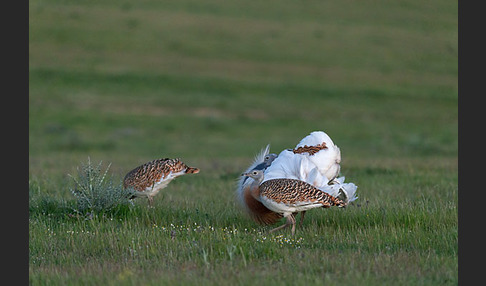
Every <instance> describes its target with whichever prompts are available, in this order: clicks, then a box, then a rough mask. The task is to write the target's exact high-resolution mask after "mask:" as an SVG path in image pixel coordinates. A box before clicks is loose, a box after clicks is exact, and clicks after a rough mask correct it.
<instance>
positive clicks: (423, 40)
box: [28, 0, 458, 285]
mask: <svg viewBox="0 0 486 286" xmlns="http://www.w3.org/2000/svg"><path fill="white" fill-rule="evenodd" d="M457 26H458V23H457V1H410V0H405V1H399V2H397V1H337V2H329V1H327V2H323V1H303V2H302V1H298V2H297V1H285V0H283V1H267V0H265V1H255V2H253V1H252V2H251V3H243V2H241V1H233V0H231V1H221V0H210V1H194V0H180V1H153V0H144V1H114V0H108V1H61V0H57V1H56V0H47V1H39V0H33V1H29V93H30V94H29V246H28V247H29V280H30V284H32V285H194V284H196V283H197V285H254V284H255V283H258V284H261V285H281V284H284V285H323V284H325V285H457V283H458V244H457V243H458V221H457V219H458V215H457V207H458V197H457V193H458V167H457V163H458V158H457V155H458V139H457V136H458V110H457V107H458V82H457V73H458V64H457V60H458V46H457V45H458V43H457V39H458V37H457ZM314 130H323V131H325V132H326V133H328V134H329V135H330V136H331V138H332V139H333V141H334V142H335V143H336V144H337V145H338V146H339V147H340V148H341V152H342V163H341V173H342V175H343V176H345V177H346V181H347V182H353V183H355V184H356V185H358V196H359V199H358V200H357V201H356V202H354V203H353V204H352V205H350V206H349V207H347V208H346V209H314V210H311V211H309V212H307V214H306V219H305V221H304V224H303V226H302V227H299V226H297V229H296V235H295V236H291V234H290V230H288V229H287V230H283V231H281V232H277V233H272V234H269V233H268V230H269V229H271V228H272V227H265V226H260V225H257V224H256V223H254V222H253V221H252V220H251V219H249V218H248V217H247V216H245V214H244V213H243V212H242V210H241V209H240V208H239V206H238V204H237V202H236V200H235V187H236V181H237V179H238V176H239V174H241V172H242V171H243V170H244V169H246V168H247V166H248V165H249V164H251V162H252V160H253V157H254V156H255V155H256V154H257V153H258V152H259V151H260V149H261V148H263V147H264V146H266V145H267V144H271V151H272V152H275V153H278V152H280V151H281V150H283V149H285V148H292V147H294V146H295V145H296V144H297V143H298V142H299V141H300V139H301V138H303V137H304V136H306V135H308V134H309V133H310V132H311V131H314ZM163 157H174V158H176V157H178V158H181V159H182V160H183V161H184V162H185V163H187V164H188V165H190V166H195V167H198V168H200V169H201V172H200V173H199V174H195V175H192V174H191V175H186V176H183V177H181V178H178V179H176V180H175V181H173V182H171V183H170V185H169V186H168V187H167V188H166V189H164V190H162V191H161V192H160V193H159V194H158V195H157V196H156V197H155V199H154V208H148V207H147V201H146V200H143V199H140V200H136V201H135V202H134V204H133V205H119V206H117V207H115V208H114V209H111V210H107V211H99V212H78V211H77V201H76V198H75V197H74V196H73V194H72V193H71V192H70V189H71V188H72V187H73V180H72V178H71V177H70V175H72V176H74V177H76V176H77V174H79V172H80V166H81V165H83V164H85V163H86V162H87V160H88V158H89V159H90V160H91V162H92V163H93V164H98V163H100V162H101V164H102V166H103V170H105V169H106V168H108V166H109V169H108V176H107V177H108V179H110V180H111V181H112V183H113V184H114V185H115V186H119V185H120V184H121V180H122V178H123V176H124V175H125V173H126V172H128V171H129V170H131V169H132V168H134V167H136V166H138V165H140V164H142V163H145V162H147V161H150V160H153V159H156V158H163ZM282 223H283V220H282Z"/></svg>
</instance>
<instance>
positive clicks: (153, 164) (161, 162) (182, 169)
mask: <svg viewBox="0 0 486 286" xmlns="http://www.w3.org/2000/svg"><path fill="white" fill-rule="evenodd" d="M197 173H199V169H198V168H194V167H189V166H187V165H186V164H185V163H183V162H182V161H181V160H180V159H170V158H164V159H156V160H153V161H150V162H147V163H145V164H143V165H140V166H138V167H136V168H135V169H133V170H131V171H130V172H128V173H127V174H126V175H125V178H124V179H123V187H124V188H125V189H126V188H132V189H133V190H134V195H133V196H132V197H131V198H130V199H133V198H137V197H146V198H148V201H149V205H150V206H152V203H153V198H154V196H155V195H157V193H158V192H159V191H160V190H161V189H163V188H165V187H167V185H168V184H169V183H170V181H172V180H174V179H175V178H177V177H179V176H182V175H184V174H197Z"/></svg>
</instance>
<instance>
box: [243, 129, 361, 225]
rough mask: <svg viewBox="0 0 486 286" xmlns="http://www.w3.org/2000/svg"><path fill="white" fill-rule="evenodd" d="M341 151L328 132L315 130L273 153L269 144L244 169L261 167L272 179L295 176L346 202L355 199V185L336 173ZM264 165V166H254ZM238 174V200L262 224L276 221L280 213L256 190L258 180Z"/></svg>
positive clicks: (338, 168)
mask: <svg viewBox="0 0 486 286" xmlns="http://www.w3.org/2000/svg"><path fill="white" fill-rule="evenodd" d="M268 155H272V159H271V160H270V164H263V163H262V162H263V161H264V158H265V157H266V156H268ZM340 163H341V151H340V149H339V147H338V146H336V145H335V144H334V142H333V141H332V140H331V138H330V137H329V135H327V134H326V133H325V132H323V131H314V132H311V133H310V134H309V135H307V136H306V137H304V138H303V139H302V140H300V142H299V143H298V144H297V145H296V146H295V148H293V149H286V150H283V151H282V152H280V153H279V154H278V156H275V154H269V146H267V147H266V148H265V149H263V150H262V152H260V154H259V155H257V156H256V158H255V160H254V162H253V164H252V165H251V166H250V167H249V168H248V169H247V170H246V171H245V173H250V172H251V171H252V170H262V171H263V172H264V181H267V180H271V179H296V180H300V181H304V182H307V183H309V184H311V185H312V186H314V187H316V188H318V189H320V190H321V191H324V192H326V193H328V194H330V195H331V196H334V197H337V198H339V199H341V200H343V201H344V202H346V203H349V202H352V201H354V200H356V199H357V197H356V189H357V186H356V185H355V184H353V183H344V179H345V178H344V177H338V175H339V172H340V168H341V165H340ZM262 165H264V166H265V168H256V166H262ZM248 177H250V176H243V177H241V178H240V181H239V184H238V188H237V193H238V195H239V196H238V197H239V200H240V202H241V204H242V205H243V206H244V207H245V210H246V211H247V212H248V213H249V214H250V217H252V218H253V219H254V220H255V221H257V222H259V223H262V224H267V225H271V224H275V223H276V222H277V221H278V220H279V219H280V218H281V217H282V215H281V214H279V213H276V212H274V211H272V210H271V209H269V208H267V207H266V206H265V205H264V204H263V203H262V202H261V199H260V198H259V197H258V196H256V195H255V194H256V193H258V190H257V188H258V184H254V180H252V179H246V178H248ZM304 215H305V211H302V212H301V219H300V222H301V224H302V221H303V219H304Z"/></svg>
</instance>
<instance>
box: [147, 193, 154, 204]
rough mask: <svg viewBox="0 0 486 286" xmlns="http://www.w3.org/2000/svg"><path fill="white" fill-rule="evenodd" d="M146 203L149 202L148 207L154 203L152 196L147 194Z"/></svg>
mask: <svg viewBox="0 0 486 286" xmlns="http://www.w3.org/2000/svg"><path fill="white" fill-rule="evenodd" d="M148 204H149V207H153V204H154V197H152V196H148Z"/></svg>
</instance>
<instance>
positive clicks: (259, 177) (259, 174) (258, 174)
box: [241, 170, 263, 182]
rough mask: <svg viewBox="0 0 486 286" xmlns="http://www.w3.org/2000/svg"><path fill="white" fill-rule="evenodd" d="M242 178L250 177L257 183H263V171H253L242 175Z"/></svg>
mask: <svg viewBox="0 0 486 286" xmlns="http://www.w3.org/2000/svg"><path fill="white" fill-rule="evenodd" d="M241 175H242V176H246V177H250V178H252V179H254V180H255V181H258V182H261V181H263V171H262V170H251V171H250V172H247V173H243V174H241Z"/></svg>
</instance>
